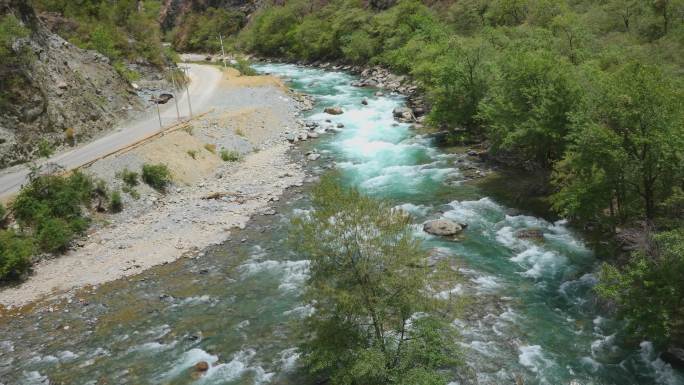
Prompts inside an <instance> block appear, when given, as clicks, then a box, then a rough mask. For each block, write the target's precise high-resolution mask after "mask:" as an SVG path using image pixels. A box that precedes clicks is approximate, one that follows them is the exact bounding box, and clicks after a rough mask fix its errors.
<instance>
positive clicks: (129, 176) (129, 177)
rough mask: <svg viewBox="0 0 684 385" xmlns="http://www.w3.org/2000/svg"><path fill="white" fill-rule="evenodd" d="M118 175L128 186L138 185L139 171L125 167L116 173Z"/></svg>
mask: <svg viewBox="0 0 684 385" xmlns="http://www.w3.org/2000/svg"><path fill="white" fill-rule="evenodd" d="M116 177H117V178H119V179H121V180H122V181H123V182H124V184H125V185H126V186H128V187H135V186H137V185H138V173H137V172H135V171H131V170H129V169H128V168H124V169H123V170H122V171H120V172H118V173H116Z"/></svg>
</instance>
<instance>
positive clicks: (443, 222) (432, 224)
mask: <svg viewBox="0 0 684 385" xmlns="http://www.w3.org/2000/svg"><path fill="white" fill-rule="evenodd" d="M423 231H425V232H426V233H428V234H433V235H444V236H449V235H456V234H459V233H460V232H462V231H463V226H461V225H460V224H458V223H456V222H453V221H450V220H448V219H436V220H434V221H428V222H425V223H424V224H423Z"/></svg>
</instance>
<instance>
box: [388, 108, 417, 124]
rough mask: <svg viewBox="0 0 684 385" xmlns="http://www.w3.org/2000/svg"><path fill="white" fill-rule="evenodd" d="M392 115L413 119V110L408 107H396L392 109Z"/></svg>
mask: <svg viewBox="0 0 684 385" xmlns="http://www.w3.org/2000/svg"><path fill="white" fill-rule="evenodd" d="M392 115H393V116H394V117H395V118H396V119H399V120H406V121H409V120H411V119H413V111H411V109H410V108H408V107H396V108H395V109H394V110H392Z"/></svg>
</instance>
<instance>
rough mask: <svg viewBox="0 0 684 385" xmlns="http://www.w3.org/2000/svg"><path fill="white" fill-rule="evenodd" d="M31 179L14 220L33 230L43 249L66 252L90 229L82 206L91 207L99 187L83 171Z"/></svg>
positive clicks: (19, 199) (17, 203)
mask: <svg viewBox="0 0 684 385" xmlns="http://www.w3.org/2000/svg"><path fill="white" fill-rule="evenodd" d="M30 178H31V179H30V182H29V184H28V185H27V186H26V187H24V188H23V189H22V190H21V191H20V192H19V195H18V196H17V198H16V199H15V200H14V202H13V204H12V211H13V213H14V217H15V218H16V219H17V222H18V223H19V225H20V226H22V227H24V228H29V229H31V230H32V231H33V234H34V235H35V238H36V243H37V246H38V247H39V250H41V251H45V252H51V253H52V252H57V251H63V250H64V249H66V246H67V245H68V244H69V242H70V241H71V239H72V238H73V237H74V236H75V235H77V234H81V233H83V232H84V231H85V230H86V229H87V228H88V223H89V221H88V219H87V218H85V217H84V216H83V210H82V207H83V206H85V207H90V204H91V201H92V198H93V195H95V194H96V193H95V191H96V190H97V189H98V188H96V187H95V186H94V184H93V181H92V179H90V178H89V177H88V176H86V175H84V174H82V173H80V172H75V173H73V174H72V175H70V176H68V177H63V176H56V175H40V176H34V175H32V176H31V177H30ZM101 187H102V186H99V188H101Z"/></svg>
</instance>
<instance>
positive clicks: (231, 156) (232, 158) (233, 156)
mask: <svg viewBox="0 0 684 385" xmlns="http://www.w3.org/2000/svg"><path fill="white" fill-rule="evenodd" d="M221 159H223V161H224V162H237V161H238V160H240V153H239V152H237V151H233V150H227V149H225V148H224V149H221Z"/></svg>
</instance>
